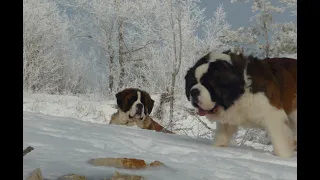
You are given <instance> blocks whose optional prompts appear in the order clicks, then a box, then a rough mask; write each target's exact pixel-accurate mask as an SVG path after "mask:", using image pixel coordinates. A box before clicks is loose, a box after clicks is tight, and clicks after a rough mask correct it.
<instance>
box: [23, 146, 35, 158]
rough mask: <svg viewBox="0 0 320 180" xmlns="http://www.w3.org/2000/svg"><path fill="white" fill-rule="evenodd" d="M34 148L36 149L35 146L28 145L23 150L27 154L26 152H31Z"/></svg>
mask: <svg viewBox="0 0 320 180" xmlns="http://www.w3.org/2000/svg"><path fill="white" fill-rule="evenodd" d="M32 150H34V148H33V147H31V146H28V147H27V148H26V149H25V150H23V156H25V155H26V154H28V153H29V152H31V151H32Z"/></svg>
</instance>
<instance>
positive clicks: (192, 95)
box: [190, 89, 200, 99]
mask: <svg viewBox="0 0 320 180" xmlns="http://www.w3.org/2000/svg"><path fill="white" fill-rule="evenodd" d="M190 95H191V97H192V98H193V99H198V98H197V97H198V96H199V95H200V91H199V90H198V89H191V92H190Z"/></svg>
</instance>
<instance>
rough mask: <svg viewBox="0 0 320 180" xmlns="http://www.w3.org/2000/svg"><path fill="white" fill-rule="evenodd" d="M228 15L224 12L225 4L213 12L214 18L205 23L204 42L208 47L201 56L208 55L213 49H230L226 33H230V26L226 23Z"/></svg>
mask: <svg viewBox="0 0 320 180" xmlns="http://www.w3.org/2000/svg"><path fill="white" fill-rule="evenodd" d="M226 18H227V13H226V12H225V11H224V8H223V4H220V5H219V6H218V7H217V9H216V11H214V12H213V17H212V18H210V19H208V20H206V21H204V23H203V31H204V41H203V46H204V47H206V49H205V52H202V53H201V54H200V56H202V55H203V54H206V53H208V52H209V51H210V50H213V49H226V48H230V46H229V45H228V44H226V43H225V39H224V38H225V33H226V32H230V28H231V26H230V24H229V23H228V22H227V21H226Z"/></svg>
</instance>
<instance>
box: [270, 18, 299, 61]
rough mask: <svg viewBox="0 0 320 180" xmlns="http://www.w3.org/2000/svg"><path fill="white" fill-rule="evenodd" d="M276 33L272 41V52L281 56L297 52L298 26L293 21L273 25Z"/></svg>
mask: <svg viewBox="0 0 320 180" xmlns="http://www.w3.org/2000/svg"><path fill="white" fill-rule="evenodd" d="M273 29H274V34H273V39H272V42H271V48H270V51H271V54H272V55H273V56H281V55H285V54H296V53H297V26H296V24H294V23H292V22H288V23H276V24H274V25H273Z"/></svg>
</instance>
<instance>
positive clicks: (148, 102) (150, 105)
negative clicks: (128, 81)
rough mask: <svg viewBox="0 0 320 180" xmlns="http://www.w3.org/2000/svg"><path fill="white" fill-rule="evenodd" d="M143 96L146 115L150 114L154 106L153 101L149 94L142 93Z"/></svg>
mask: <svg viewBox="0 0 320 180" xmlns="http://www.w3.org/2000/svg"><path fill="white" fill-rule="evenodd" d="M142 93H143V96H144V97H145V100H144V101H145V103H146V105H147V110H148V114H151V112H152V109H153V106H154V100H153V99H152V98H151V96H150V94H149V93H147V92H145V91H143V92H142Z"/></svg>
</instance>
